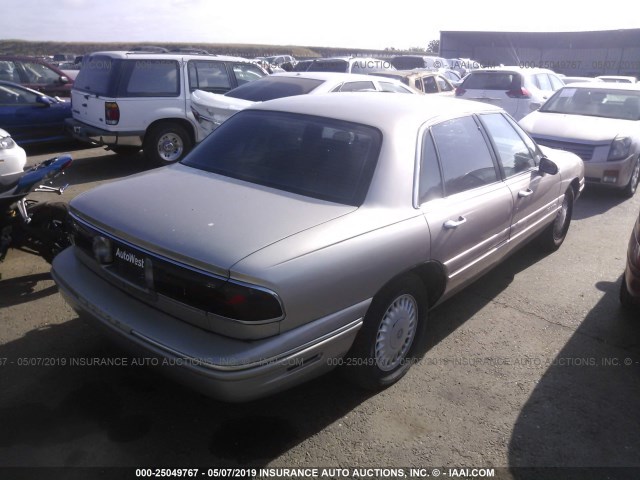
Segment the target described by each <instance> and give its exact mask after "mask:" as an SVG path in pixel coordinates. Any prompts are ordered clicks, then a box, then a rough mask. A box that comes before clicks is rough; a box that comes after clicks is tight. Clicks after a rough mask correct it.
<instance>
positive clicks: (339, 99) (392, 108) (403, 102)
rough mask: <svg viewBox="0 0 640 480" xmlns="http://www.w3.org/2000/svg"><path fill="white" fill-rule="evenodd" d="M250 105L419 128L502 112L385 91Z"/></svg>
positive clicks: (455, 100)
mask: <svg viewBox="0 0 640 480" xmlns="http://www.w3.org/2000/svg"><path fill="white" fill-rule="evenodd" d="M250 109H258V110H275V111H283V112H292V113H301V114H306V115H316V116H322V117H329V118H335V119H340V120H345V121H349V122H355V123H360V124H363V125H371V126H374V127H378V128H380V129H381V130H391V129H393V128H394V127H395V126H396V124H397V123H398V122H402V123H403V124H407V123H408V124H414V125H415V126H416V128H417V127H418V126H419V125H422V124H423V123H424V122H425V121H428V120H430V119H433V118H436V117H456V116H461V115H465V114H470V113H481V112H502V111H503V110H502V109H501V108H499V107H496V106H493V105H489V104H486V103H481V102H473V101H469V100H462V99H459V98H452V97H441V96H438V95H401V94H393V93H389V94H381V93H379V92H355V93H351V92H343V93H339V94H336V93H329V94H324V95H298V96H294V97H286V98H279V99H276V100H270V101H268V102H262V103H260V104H256V105H255V106H251V107H250Z"/></svg>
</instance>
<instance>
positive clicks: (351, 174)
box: [183, 110, 382, 205]
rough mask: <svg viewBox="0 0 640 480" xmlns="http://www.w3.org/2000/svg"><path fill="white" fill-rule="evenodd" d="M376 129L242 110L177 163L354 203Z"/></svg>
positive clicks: (376, 145) (376, 144) (369, 171)
mask: <svg viewBox="0 0 640 480" xmlns="http://www.w3.org/2000/svg"><path fill="white" fill-rule="evenodd" d="M381 141H382V135H381V133H380V132H379V131H378V130H376V129H374V128H372V127H367V126H363V125H358V124H353V123H349V122H343V121H339V120H334V119H328V118H322V117H315V116H309V115H298V114H292V113H280V112H270V111H256V110H244V111H241V112H239V113H237V114H236V115H234V116H233V117H231V118H230V119H229V120H227V121H226V122H224V123H223V124H222V125H221V126H220V127H219V128H218V129H217V130H215V131H214V132H213V133H212V134H211V135H209V136H208V137H207V138H206V139H205V140H204V142H202V144H200V146H198V147H197V148H196V149H195V150H194V151H193V152H192V153H191V154H190V155H189V156H187V158H185V160H184V161H183V163H184V164H185V165H189V166H191V167H194V168H199V169H202V170H207V171H210V172H214V173H217V174H220V175H225V176H228V177H232V178H237V179H240V180H244V181H247V182H251V183H256V184H260V185H266V186H269V187H272V188H276V189H279V190H285V191H288V192H293V193H298V194H301V195H306V196H309V197H314V198H319V199H323V200H328V201H332V202H337V203H342V204H347V205H360V204H361V203H362V202H363V201H364V198H365V195H366V193H367V190H368V188H369V183H370V181H371V177H372V175H373V171H374V169H375V165H376V162H377V159H378V153H379V151H380V143H381Z"/></svg>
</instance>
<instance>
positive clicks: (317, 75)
mask: <svg viewBox="0 0 640 480" xmlns="http://www.w3.org/2000/svg"><path fill="white" fill-rule="evenodd" d="M269 77H290V78H309V79H312V80H323V81H328V80H336V81H340V80H342V81H345V82H346V81H349V82H354V81H358V80H361V81H367V82H370V81H372V78H371V77H370V76H369V75H364V74H361V73H344V72H280V73H274V74H272V75H268V76H267V77H264V78H269ZM376 80H378V81H379V80H380V79H376ZM390 80H393V79H390Z"/></svg>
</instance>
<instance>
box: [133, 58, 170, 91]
mask: <svg viewBox="0 0 640 480" xmlns="http://www.w3.org/2000/svg"><path fill="white" fill-rule="evenodd" d="M126 72H127V74H128V80H127V81H126V87H125V91H124V92H123V93H124V95H125V96H130V97H132V96H136V97H177V96H178V95H179V94H180V85H179V83H178V79H179V77H180V74H179V70H178V62H176V61H173V60H134V61H129V62H126ZM125 78H126V77H125Z"/></svg>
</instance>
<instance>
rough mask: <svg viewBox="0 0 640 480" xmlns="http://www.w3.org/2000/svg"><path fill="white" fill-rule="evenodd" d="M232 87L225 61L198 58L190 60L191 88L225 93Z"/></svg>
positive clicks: (192, 89)
mask: <svg viewBox="0 0 640 480" xmlns="http://www.w3.org/2000/svg"><path fill="white" fill-rule="evenodd" d="M231 88H233V87H232V85H231V80H229V74H228V73H227V67H226V65H225V64H224V62H212V61H207V60H197V61H190V62H189V90H191V91H192V92H193V91H194V90H195V89H200V90H204V91H206V92H211V93H225V92H228V91H229V90H230V89H231Z"/></svg>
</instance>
